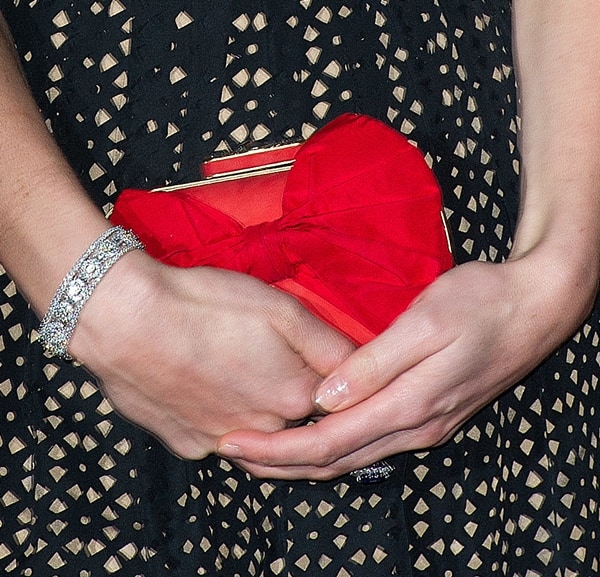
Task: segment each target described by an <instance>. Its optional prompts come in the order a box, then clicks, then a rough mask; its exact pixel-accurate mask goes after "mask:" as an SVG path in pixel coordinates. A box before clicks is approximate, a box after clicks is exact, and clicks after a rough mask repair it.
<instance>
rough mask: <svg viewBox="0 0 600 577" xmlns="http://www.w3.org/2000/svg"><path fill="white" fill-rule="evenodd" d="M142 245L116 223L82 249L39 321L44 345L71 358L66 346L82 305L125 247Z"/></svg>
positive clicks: (124, 252) (40, 334)
mask: <svg viewBox="0 0 600 577" xmlns="http://www.w3.org/2000/svg"><path fill="white" fill-rule="evenodd" d="M135 249H140V250H144V245H143V244H142V243H141V242H140V241H139V240H138V238H137V237H136V236H135V235H134V234H133V233H132V232H131V231H128V230H125V229H124V228H122V227H120V226H115V227H113V228H110V229H108V230H107V231H106V232H104V233H103V234H102V235H101V236H100V237H98V238H97V239H96V240H95V241H94V242H93V243H92V244H91V245H90V246H89V248H88V249H87V250H86V251H85V252H84V253H83V255H82V256H81V257H80V258H79V260H78V261H77V262H76V263H75V266H74V267H73V268H72V269H71V270H70V271H69V273H68V274H67V276H66V277H65V278H64V280H63V281H62V283H61V285H60V287H58V290H57V291H56V294H55V295H54V298H53V299H52V302H51V303H50V307H49V308H48V311H47V312H46V314H45V315H44V318H43V320H42V322H41V324H40V330H39V340H40V342H41V344H42V346H43V347H44V349H45V350H46V351H47V352H49V353H51V354H52V355H56V356H58V357H61V358H63V359H65V360H71V357H70V356H69V353H68V351H67V347H68V345H69V341H70V340H71V335H72V334H73V331H74V330H75V325H76V324H77V320H78V319H79V314H80V313H81V309H82V308H83V305H85V303H86V301H87V300H88V299H89V298H90V296H91V294H92V292H93V291H94V289H95V288H96V286H97V285H98V283H99V282H100V281H101V280H102V277H103V276H104V275H105V274H106V273H107V272H108V270H109V269H110V267H111V266H113V265H114V264H115V263H116V262H117V261H118V260H119V259H120V258H121V257H122V256H123V255H125V254H127V253H128V252H129V251H132V250H135Z"/></svg>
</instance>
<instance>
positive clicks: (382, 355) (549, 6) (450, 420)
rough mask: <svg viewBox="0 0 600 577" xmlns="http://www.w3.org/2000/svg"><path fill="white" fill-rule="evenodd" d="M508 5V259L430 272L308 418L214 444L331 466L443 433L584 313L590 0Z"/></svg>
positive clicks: (591, 242)
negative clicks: (515, 111)
mask: <svg viewBox="0 0 600 577" xmlns="http://www.w3.org/2000/svg"><path fill="white" fill-rule="evenodd" d="M513 8H514V20H515V29H514V34H515V39H514V42H515V53H516V64H517V71H518V79H519V94H520V98H521V109H520V110H521V115H522V123H523V124H522V136H521V148H522V160H523V162H522V166H523V175H524V176H523V183H522V193H523V204H522V212H521V215H520V219H519V223H518V230H517V234H516V239H515V242H514V245H513V250H512V253H511V256H510V259H509V260H508V261H507V262H506V263H504V264H490V263H483V262H471V263H468V264H466V265H461V266H458V267H456V268H455V269H453V270H451V271H449V272H448V273H446V274H445V275H443V276H442V277H440V279H439V280H438V281H436V282H435V283H434V284H433V285H432V286H431V287H430V288H429V289H428V290H426V291H425V292H424V293H423V295H422V297H420V298H419V299H418V300H417V302H416V303H414V305H413V306H412V307H411V308H410V309H409V310H408V311H407V312H406V313H404V314H403V315H401V317H400V318H399V319H398V320H397V321H396V322H395V323H394V324H393V325H392V326H391V327H390V329H388V330H387V331H386V332H385V333H383V334H382V335H381V336H380V337H378V338H377V339H375V340H374V341H372V342H371V343H369V344H368V345H366V346H364V347H362V348H361V349H359V350H358V351H357V352H356V353H354V354H353V355H352V356H351V357H349V358H348V359H347V361H346V362H344V363H343V364H342V365H341V366H340V367H338V369H336V370H335V371H334V373H333V374H332V375H331V377H330V379H328V380H327V381H326V382H325V383H323V385H321V387H320V388H319V389H318V390H317V393H316V396H315V397H316V401H317V402H318V404H319V405H320V406H321V407H322V408H323V409H325V410H329V411H333V412H332V413H331V414H330V415H328V416H326V417H325V418H324V419H323V420H321V421H320V422H319V423H318V424H316V425H315V426H314V427H307V428H303V429H297V430H289V431H282V432H279V433H274V434H272V435H265V434H259V433H255V432H249V431H246V432H236V433H232V434H229V435H226V436H225V437H224V438H223V439H222V440H221V441H220V447H221V452H222V454H224V455H229V456H232V457H235V458H237V459H239V462H240V463H241V464H242V465H243V466H245V467H247V468H249V470H250V471H251V472H253V473H255V474H256V475H267V476H280V477H288V478H296V477H309V478H316V479H319V478H329V477H335V476H336V475H339V474H341V473H344V472H347V471H349V470H352V469H355V468H358V467H361V466H364V465H367V464H368V463H370V462H372V461H373V460H375V459H379V458H382V457H385V456H388V455H390V454H393V453H396V452H401V451H406V450H413V449H420V448H424V447H429V446H432V445H436V444H439V443H442V442H444V441H445V440H447V439H449V438H450V437H451V436H452V435H453V434H454V432H455V431H456V430H457V428H458V427H459V426H460V425H461V424H462V423H464V422H465V420H466V419H468V418H469V417H471V416H472V415H473V414H474V413H476V412H477V411H478V410H480V409H481V408H482V407H483V406H485V405H486V404H487V403H489V402H490V401H492V400H493V399H494V398H496V397H497V396H498V395H499V394H501V393H502V392H503V391H505V390H506V389H507V388H508V387H510V386H511V385H513V384H514V383H516V382H517V381H518V380H519V379H520V378H522V377H524V376H525V375H526V374H527V373H528V372H529V371H531V370H532V369H533V368H535V366H536V365H538V364H539V363H540V362H541V361H542V360H543V359H544V358H546V357H547V355H549V354H550V353H552V351H554V350H555V348H556V347H558V346H559V345H560V344H561V343H562V342H564V341H565V340H566V339H567V338H568V337H569V336H570V335H571V334H572V333H573V332H574V331H575V330H576V328H577V327H578V326H579V324H580V323H581V322H582V321H583V319H584V318H585V316H586V315H587V314H588V313H589V311H590V307H591V305H592V303H593V300H594V297H595V295H596V290H597V284H598V276H599V270H598V268H599V263H600V50H599V49H598V47H597V43H596V42H594V41H593V40H592V39H595V38H596V37H597V27H598V23H599V22H600V3H599V2H597V0H582V1H579V2H569V1H565V0H514V2H513ZM490 295H492V296H490Z"/></svg>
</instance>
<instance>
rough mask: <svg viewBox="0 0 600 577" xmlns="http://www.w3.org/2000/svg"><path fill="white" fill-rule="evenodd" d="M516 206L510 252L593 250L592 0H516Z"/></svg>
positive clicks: (595, 93) (599, 224)
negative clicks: (519, 163)
mask: <svg viewBox="0 0 600 577" xmlns="http://www.w3.org/2000/svg"><path fill="white" fill-rule="evenodd" d="M513 9H514V23H515V28H514V43H515V61H516V67H517V75H518V85H519V96H520V115H521V118H522V129H521V140H520V148H521V154H522V209H521V216H520V221H519V225H518V230H517V235H516V239H515V243H514V248H513V251H512V256H513V258H518V257H522V256H523V255H525V254H527V253H528V252H530V251H532V250H534V249H536V248H539V247H541V246H548V247H551V249H552V250H558V249H561V250H562V251H564V252H565V253H568V254H569V259H570V261H571V262H572V263H573V265H574V266H584V267H589V266H592V267H593V270H591V271H590V272H592V273H593V274H595V275H597V274H598V273H597V264H598V260H599V259H598V254H599V253H600V248H599V246H600V49H599V48H598V46H597V43H596V42H594V40H593V39H594V38H595V37H596V36H597V27H598V24H599V23H600V3H598V2H597V0H582V1H579V2H571V1H565V0H515V1H514V2H513Z"/></svg>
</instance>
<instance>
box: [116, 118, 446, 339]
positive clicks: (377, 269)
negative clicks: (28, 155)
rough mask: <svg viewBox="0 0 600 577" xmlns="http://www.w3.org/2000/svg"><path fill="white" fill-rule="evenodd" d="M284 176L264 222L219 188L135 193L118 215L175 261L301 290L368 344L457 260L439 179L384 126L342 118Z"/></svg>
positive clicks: (151, 247) (236, 190)
mask: <svg viewBox="0 0 600 577" xmlns="http://www.w3.org/2000/svg"><path fill="white" fill-rule="evenodd" d="M286 176H287V179H286V177H285V176H284V177H280V181H281V186H282V188H283V190H282V191H281V201H280V203H279V201H278V203H277V212H278V214H277V215H276V217H275V218H269V219H268V220H267V221H265V222H257V223H255V224H250V225H247V224H246V225H245V224H242V222H244V218H243V215H241V216H240V215H238V217H239V218H236V217H235V216H236V215H233V214H227V213H226V212H223V211H222V210H220V209H219V207H218V205H219V197H216V196H214V195H213V196H212V197H210V185H209V186H199V187H198V186H191V187H189V188H185V189H179V190H177V191H171V192H152V193H148V192H146V191H141V190H125V191H123V193H122V194H121V195H120V197H119V199H118V201H117V203H116V206H115V209H114V212H113V214H112V217H111V220H112V221H113V223H115V224H121V225H123V226H125V227H128V228H131V229H133V231H134V232H135V233H136V234H137V235H138V236H139V237H140V239H141V240H142V242H144V243H145V245H146V247H147V251H148V253H149V254H151V255H152V256H154V257H155V258H157V259H160V260H161V261H163V262H165V263H167V264H171V265H175V266H183V267H190V266H199V265H209V266H214V267H219V268H225V269H230V270H235V271H239V272H243V273H247V274H250V275H253V276H255V277H257V278H260V279H262V280H263V281H265V282H267V283H269V284H272V285H274V286H276V287H279V288H281V289H282V290H285V291H287V292H289V293H291V294H294V295H295V296H296V297H297V298H299V299H300V300H301V301H302V302H303V303H304V304H305V305H306V306H307V307H308V308H310V309H311V310H312V311H313V312H315V313H316V314H317V315H319V316H320V317H321V318H323V319H325V320H326V321H327V322H329V323H330V324H332V325H333V326H335V327H336V328H338V329H339V330H341V331H342V332H344V333H345V334H347V335H348V336H349V337H350V338H352V339H353V340H355V341H356V342H358V343H364V342H366V341H368V340H369V339H370V338H372V337H373V336H374V335H376V334H378V333H380V332H381V331H383V330H384V329H385V328H386V327H387V326H388V325H389V324H390V323H391V322H392V321H393V320H394V319H395V318H396V317H397V316H398V315H399V314H400V313H401V312H402V311H403V310H405V308H406V307H407V306H408V305H409V304H410V302H411V301H412V300H413V299H414V298H415V297H416V296H417V294H418V293H419V292H420V291H421V290H422V289H423V288H424V287H425V286H427V285H428V284H429V283H430V282H432V281H433V280H434V279H435V278H436V277H437V276H438V275H439V274H441V273H442V272H444V271H445V270H447V269H448V268H450V267H451V266H452V257H451V255H450V252H449V249H448V243H447V238H446V234H445V231H444V228H443V223H442V218H441V209H442V205H441V194H440V190H439V187H438V184H437V182H436V180H435V177H434V176H433V174H432V172H431V170H430V169H429V167H428V166H427V165H426V163H425V161H424V159H423V157H422V155H421V153H420V151H419V150H418V149H417V148H415V147H414V146H412V145H411V144H410V143H409V142H408V141H407V140H406V139H405V138H404V137H403V136H401V135H400V134H399V133H397V132H396V131H395V130H393V129H391V128H390V127H388V126H386V125H385V124H383V123H381V122H379V121H377V120H374V119H372V118H369V117H367V116H363V115H356V114H345V115H342V116H340V117H338V118H337V119H335V120H334V121H332V122H330V123H329V124H328V125H326V126H325V127H324V128H322V129H321V130H319V131H317V132H316V133H315V134H314V135H313V136H312V137H311V138H309V139H308V140H307V141H306V142H305V143H304V144H303V145H302V146H301V147H300V149H299V151H298V153H297V154H296V160H295V164H294V166H293V168H292V169H291V170H290V171H289V173H287V175H286ZM246 180H247V182H244V181H243V180H239V181H232V182H231V183H229V184H228V186H229V192H231V191H232V188H231V187H233V194H234V198H235V195H237V194H239V195H243V194H245V192H244V190H246V192H247V191H248V190H250V189H249V188H248V187H256V186H260V179H257V180H256V182H255V183H254V182H252V181H253V179H252V178H250V179H246ZM284 182H285V185H284V184H283V183H284ZM256 192H257V190H256V188H254V189H253V190H252V194H255V193H256ZM258 192H259V194H260V191H258ZM207 195H208V196H207ZM225 196H226V195H225ZM225 196H223V198H224V199H225ZM239 198H240V199H241V198H243V197H242V196H239ZM229 205H230V206H231V202H229ZM233 206H235V202H234V203H233ZM256 208H257V207H256V206H254V207H252V208H251V210H252V211H255V210H256ZM227 210H229V212H230V213H231V209H230V208H228V209H227ZM240 210H242V211H243V210H246V209H244V208H243V206H242V203H240ZM254 220H256V219H254Z"/></svg>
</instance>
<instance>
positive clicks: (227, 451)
mask: <svg viewBox="0 0 600 577" xmlns="http://www.w3.org/2000/svg"><path fill="white" fill-rule="evenodd" d="M217 454H218V455H220V456H221V457H226V458H228V459H243V458H244V455H243V454H242V450H241V449H240V447H239V445H231V444H230V443H225V444H224V445H221V446H220V447H217Z"/></svg>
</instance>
